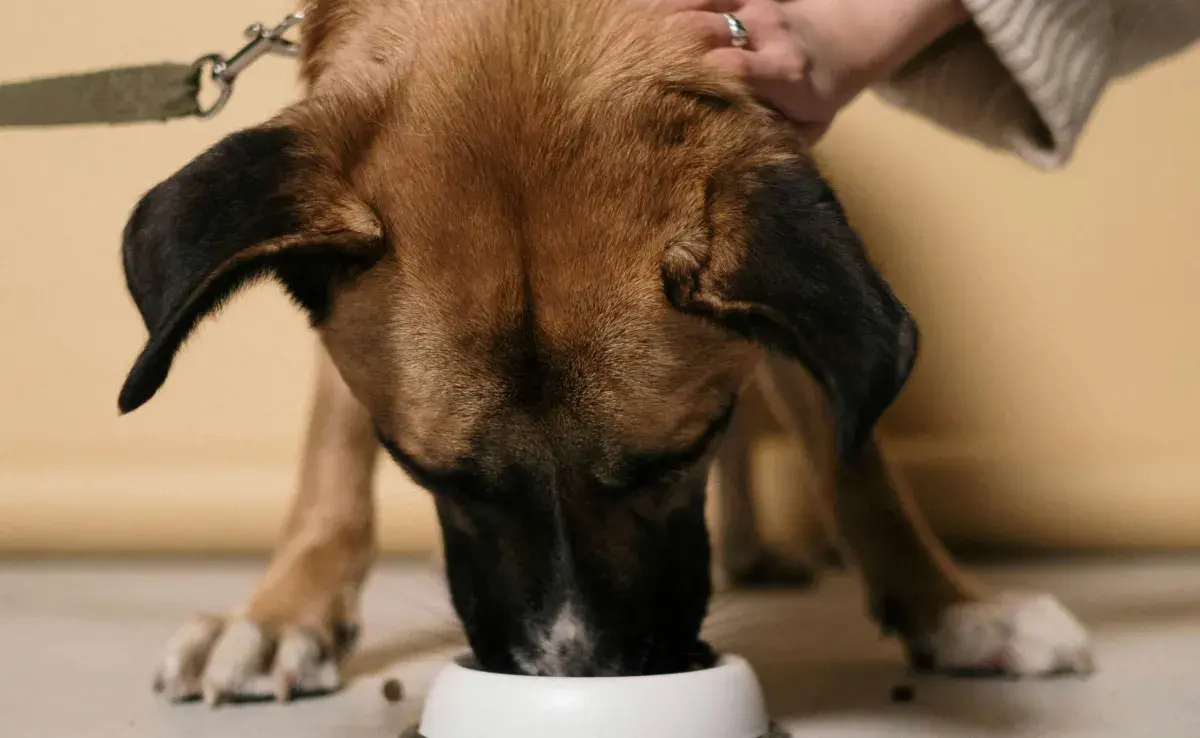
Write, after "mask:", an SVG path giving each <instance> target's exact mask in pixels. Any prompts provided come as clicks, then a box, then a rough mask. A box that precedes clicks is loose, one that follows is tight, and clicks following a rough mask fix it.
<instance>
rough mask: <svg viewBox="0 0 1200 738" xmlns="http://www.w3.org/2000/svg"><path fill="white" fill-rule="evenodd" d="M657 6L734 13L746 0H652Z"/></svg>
mask: <svg viewBox="0 0 1200 738" xmlns="http://www.w3.org/2000/svg"><path fill="white" fill-rule="evenodd" d="M650 2H651V4H652V5H653V6H655V7H656V8H660V9H662V10H665V11H667V12H669V13H679V12H683V11H688V10H693V11H703V12H708V13H732V12H733V11H735V10H739V9H741V8H742V6H743V5H745V2H744V0H650Z"/></svg>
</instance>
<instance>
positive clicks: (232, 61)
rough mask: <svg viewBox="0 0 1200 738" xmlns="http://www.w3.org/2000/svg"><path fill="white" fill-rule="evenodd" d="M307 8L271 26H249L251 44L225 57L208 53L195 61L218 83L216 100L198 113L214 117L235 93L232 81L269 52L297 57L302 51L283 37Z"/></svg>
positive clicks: (196, 64)
mask: <svg viewBox="0 0 1200 738" xmlns="http://www.w3.org/2000/svg"><path fill="white" fill-rule="evenodd" d="M304 14H305V10H297V11H296V12H294V13H290V14H289V15H288V16H287V17H286V18H284V19H283V21H282V22H280V23H279V25H277V26H275V27H274V28H270V29H268V28H267V27H266V26H264V25H263V24H261V23H255V24H253V25H251V26H250V27H249V28H247V29H246V32H245V35H246V38H248V39H250V43H248V44H246V45H245V46H243V47H242V48H240V49H238V50H237V52H236V53H235V54H234V55H233V56H231V57H229V58H228V59H227V58H225V56H224V55H222V54H208V55H206V56H202V57H200V58H199V59H197V60H196V62H195V68H196V70H197V71H198V72H200V73H201V74H203V73H204V69H205V68H207V69H208V70H209V71H208V76H209V78H210V79H211V80H212V81H213V82H214V83H216V85H217V99H216V101H215V102H213V104H212V105H210V106H208V107H207V108H201V109H200V112H199V113H197V115H198V116H199V117H201V118H211V117H212V116H214V115H216V114H217V113H219V112H221V110H222V109H223V108H224V107H225V104H226V103H228V102H229V98H230V97H231V96H232V95H233V83H234V82H235V81H236V80H237V77H238V75H239V74H241V73H242V72H243V71H245V69H246V67H249V66H250V65H251V64H253V63H254V62H256V61H258V60H259V59H260V58H261V57H263V56H264V55H266V54H280V55H283V56H296V55H297V54H298V53H299V50H298V49H297V47H296V43H295V42H294V41H289V40H288V39H286V38H284V36H285V35H286V34H287V32H288V31H290V30H291V29H292V28H293V27H295V26H296V25H298V24H299V23H300V21H302V20H304Z"/></svg>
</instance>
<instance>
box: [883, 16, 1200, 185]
mask: <svg viewBox="0 0 1200 738" xmlns="http://www.w3.org/2000/svg"><path fill="white" fill-rule="evenodd" d="M963 4H964V5H965V6H966V7H967V10H968V11H969V12H970V14H971V16H972V20H973V22H972V23H968V24H965V25H963V26H961V27H959V28H957V29H956V30H954V31H952V32H951V33H950V34H948V35H947V36H945V37H943V38H942V39H940V40H939V41H938V42H936V43H934V44H933V45H932V46H930V47H929V48H927V49H926V50H925V51H923V52H922V53H921V54H919V55H918V56H917V57H916V58H914V59H913V60H912V61H911V62H909V63H908V64H907V65H905V66H904V67H903V68H901V69H900V70H899V72H897V73H896V74H895V75H893V76H892V77H891V78H890V79H888V80H886V81H885V82H884V83H882V84H881V85H879V86H878V87H877V92H878V93H879V94H880V95H881V97H883V99H885V100H887V101H888V102H890V103H892V104H894V105H897V106H899V107H901V108H905V109H908V110H911V111H912V112H914V113H916V114H918V115H920V116H922V117H925V118H927V119H929V120H931V121H933V122H935V123H938V124H940V125H941V126H943V127H945V128H948V129H950V130H952V131H954V132H956V133H958V134H961V135H964V136H967V137H969V138H972V139H975V140H976V141H979V142H981V143H983V144H985V145H988V146H991V147H995V148H998V149H1002V150H1005V151H1009V152H1012V153H1015V154H1017V155H1018V156H1020V157H1022V158H1023V159H1024V160H1025V161H1027V162H1029V163H1031V164H1033V165H1035V166H1037V167H1040V168H1042V169H1048V170H1049V169H1057V168H1060V167H1062V166H1063V165H1065V164H1066V163H1067V162H1068V161H1069V160H1070V159H1071V156H1072V154H1073V153H1074V151H1075V146H1076V142H1077V141H1078V139H1079V136H1080V134H1081V133H1082V132H1083V129H1084V127H1085V125H1086V124H1087V122H1088V119H1089V118H1090V117H1091V115H1092V111H1093V110H1094V108H1095V106H1096V103H1097V102H1098V101H1099V99H1100V97H1101V95H1102V93H1103V92H1104V90H1105V88H1106V87H1107V86H1108V84H1109V83H1110V82H1111V81H1113V80H1114V79H1116V78H1118V77H1120V76H1123V75H1126V74H1130V73H1132V72H1134V71H1137V70H1138V69H1140V68H1142V67H1144V66H1146V65H1148V64H1150V63H1152V62H1155V61H1158V60H1160V59H1163V58H1165V57H1167V56H1171V55H1173V54H1175V53H1177V52H1179V51H1181V50H1183V49H1185V48H1186V47H1188V46H1189V45H1191V44H1192V43H1193V42H1194V41H1195V40H1197V39H1198V38H1200V0H963ZM1198 124H1200V122H1198Z"/></svg>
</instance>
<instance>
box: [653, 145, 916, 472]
mask: <svg viewBox="0 0 1200 738" xmlns="http://www.w3.org/2000/svg"><path fill="white" fill-rule="evenodd" d="M708 215H709V224H708V227H709V232H708V234H707V237H705V238H694V239H685V240H683V241H681V242H679V243H675V244H671V245H670V246H669V247H668V249H667V251H666V253H665V255H664V261H663V277H664V282H665V286H666V289H667V295H668V297H669V299H670V300H671V301H672V303H673V304H675V306H676V307H678V308H679V309H680V310H682V311H684V312H686V313H691V314H695V315H700V316H705V317H707V318H710V319H713V320H716V321H718V322H719V323H721V324H722V325H724V326H725V327H727V328H729V329H731V330H732V331H734V332H735V333H737V334H739V335H741V336H742V337H744V338H746V339H749V340H752V341H755V342H758V343H759V344H761V345H763V346H765V347H766V348H767V349H768V350H770V351H772V352H775V353H777V354H780V355H783V356H786V357H788V358H791V359H794V360H796V361H799V362H801V363H802V364H803V365H804V366H805V367H806V368H807V369H808V371H809V372H810V373H811V374H812V375H813V377H814V378H815V379H816V380H817V382H819V383H820V385H821V386H822V387H823V389H824V390H825V394H826V396H827V397H828V399H829V403H830V409H831V411H832V413H833V418H834V421H835V422H836V424H837V437H838V449H839V457H840V460H841V462H842V463H843V464H850V463H853V462H854V460H855V459H856V458H857V457H858V455H859V453H860V452H861V451H862V449H863V447H864V445H865V444H866V443H867V441H869V440H870V437H871V434H872V432H873V430H874V427H875V425H876V423H877V422H878V421H879V418H880V416H881V415H882V414H883V412H884V411H885V410H886V409H887V408H888V407H889V406H890V405H891V403H892V402H893V401H894V400H895V398H896V397H897V395H898V394H899V393H900V390H901V389H902V388H903V387H904V384H905V383H906V382H907V381H908V377H909V375H910V374H911V372H912V368H913V363H914V361H915V359H916V355H917V342H918V331H917V327H916V324H915V322H914V321H913V320H912V318H911V317H910V316H909V314H908V311H907V310H906V309H905V307H904V305H903V304H901V302H900V301H899V300H898V299H897V298H896V296H895V295H894V294H893V293H892V291H891V289H890V288H889V287H888V285H887V283H886V282H885V281H884V280H883V278H882V277H881V276H880V274H879V272H878V271H877V270H876V269H875V268H874V266H873V265H872V264H871V263H870V261H868V259H867V256H866V254H865V253H864V251H863V248H862V245H861V244H860V242H859V239H858V237H857V235H856V234H855V232H854V231H853V230H852V229H851V228H850V226H849V224H848V223H847V220H846V215H845V212H844V211H843V210H842V207H841V205H840V203H839V202H838V200H837V198H836V196H835V195H834V193H833V192H832V191H831V189H830V187H829V186H828V184H827V183H826V182H825V180H824V179H823V178H822V177H821V175H820V174H819V173H818V172H817V170H816V169H815V168H814V167H813V166H812V164H811V162H809V161H808V160H807V159H804V158H799V157H798V158H795V159H790V160H787V161H783V162H781V161H778V160H776V161H773V162H771V163H760V164H747V165H745V166H742V167H739V169H738V171H735V172H730V173H727V174H724V175H720V176H717V177H715V178H713V179H712V180H710V182H709V188H708Z"/></svg>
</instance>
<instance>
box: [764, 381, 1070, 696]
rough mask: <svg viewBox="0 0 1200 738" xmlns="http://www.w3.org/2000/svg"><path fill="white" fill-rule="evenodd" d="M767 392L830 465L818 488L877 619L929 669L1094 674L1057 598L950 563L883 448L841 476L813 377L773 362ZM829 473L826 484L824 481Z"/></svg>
mask: <svg viewBox="0 0 1200 738" xmlns="http://www.w3.org/2000/svg"><path fill="white" fill-rule="evenodd" d="M769 362H770V363H769V366H768V370H769V371H770V372H771V375H770V377H768V380H769V381H768V385H769V386H771V387H773V388H774V391H773V393H772V400H773V401H774V405H775V406H776V408H777V409H778V411H779V412H783V413H786V414H788V415H790V416H791V417H790V419H784V420H785V422H786V423H787V424H788V425H789V429H790V430H793V431H794V432H795V433H797V434H798V435H799V437H800V438H801V439H803V440H804V442H805V446H806V452H807V453H809V454H810V455H812V456H813V457H814V458H815V459H825V460H826V462H827V467H826V474H824V475H815V476H814V481H815V486H816V487H818V489H816V490H813V492H816V493H817V494H818V495H819V496H821V497H823V498H824V500H825V507H826V508H827V509H828V510H829V511H830V512H831V516H830V520H831V523H833V522H835V523H836V530H837V533H838V535H839V536H840V538H841V540H842V541H843V542H844V544H845V548H846V550H847V552H848V553H849V554H850V556H851V558H852V559H853V561H854V563H855V564H856V565H857V566H858V568H859V569H860V570H861V572H862V575H863V578H864V579H865V581H866V585H867V591H868V593H869V597H870V609H871V613H872V615H873V616H874V617H875V618H876V620H877V621H879V623H880V625H881V627H882V628H883V629H884V630H885V631H886V632H890V633H893V634H895V635H897V636H899V637H901V638H903V639H904V640H905V642H906V644H907V646H908V652H909V657H910V660H911V661H912V662H913V665H914V666H916V667H918V668H920V669H922V670H938V671H944V672H950V673H973V674H977V673H995V674H1004V675H1008V676H1042V675H1047V674H1051V673H1058V672H1087V671H1090V669H1091V666H1092V662H1091V656H1090V644H1089V640H1088V636H1087V633H1086V631H1085V630H1084V629H1083V627H1082V626H1081V625H1080V624H1079V622H1078V621H1077V620H1076V619H1075V617H1074V616H1073V615H1072V614H1071V613H1070V612H1068V611H1067V610H1066V609H1065V608H1063V606H1062V605H1060V604H1059V603H1058V601H1057V600H1055V599H1054V598H1053V597H1051V596H1050V595H1045V594H1036V593H1030V594H1018V593H992V592H990V591H988V590H987V589H986V588H985V587H983V585H981V584H980V583H978V582H976V581H975V580H973V579H972V578H971V577H970V576H969V575H968V574H967V573H966V572H964V571H963V570H962V569H961V568H960V567H959V566H958V565H957V564H956V563H955V562H954V560H953V559H952V558H951V556H950V554H949V553H948V552H947V551H946V550H945V548H944V547H943V546H942V544H941V542H940V541H939V540H938V539H937V537H936V536H935V535H934V533H933V531H932V530H931V529H930V528H929V525H928V524H927V523H926V521H925V519H924V517H923V516H922V515H921V513H920V511H919V509H918V508H917V507H916V504H915V502H914V500H913V499H912V497H911V495H910V494H909V492H908V490H907V489H906V488H905V487H904V485H903V484H902V481H901V480H899V479H897V478H896V476H895V475H894V472H893V471H892V470H891V469H889V467H888V464H887V462H886V461H885V459H884V458H883V455H882V454H881V453H880V450H879V447H878V445H877V443H876V442H872V443H871V444H869V445H868V447H867V448H866V450H865V451H864V452H863V455H862V457H861V458H860V459H859V461H858V463H857V464H856V465H855V467H854V468H853V469H851V470H849V471H848V472H846V473H844V474H843V475H842V476H841V478H840V479H837V478H835V475H834V473H833V469H832V465H831V464H829V463H828V462H829V460H831V459H832V454H831V453H830V451H831V449H830V447H829V443H830V441H831V437H830V436H829V435H828V433H827V432H826V433H824V434H823V433H819V432H815V431H814V429H818V428H821V427H824V428H826V429H828V428H829V427H830V424H829V423H828V421H827V420H824V422H822V421H823V416H822V413H825V412H827V411H826V410H825V408H824V407H823V404H822V403H821V402H820V401H819V397H820V396H819V395H818V394H816V393H815V392H814V387H815V385H813V383H812V380H811V379H810V378H809V377H808V375H807V374H806V373H804V372H803V371H802V370H799V369H797V368H795V367H793V366H791V365H789V364H787V363H786V362H781V361H778V360H775V359H771V360H769ZM821 476H824V477H825V478H824V479H821Z"/></svg>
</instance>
